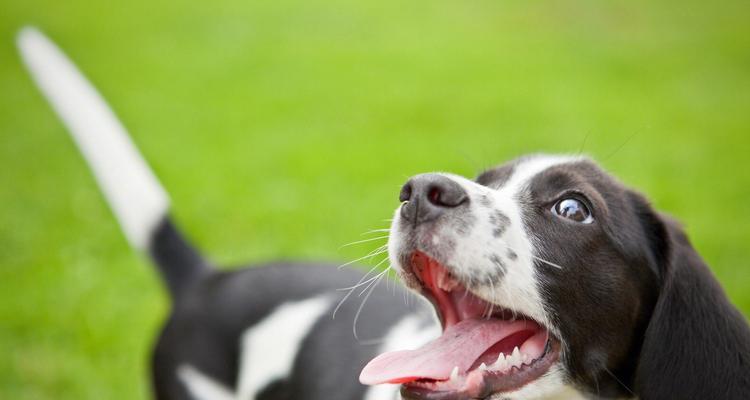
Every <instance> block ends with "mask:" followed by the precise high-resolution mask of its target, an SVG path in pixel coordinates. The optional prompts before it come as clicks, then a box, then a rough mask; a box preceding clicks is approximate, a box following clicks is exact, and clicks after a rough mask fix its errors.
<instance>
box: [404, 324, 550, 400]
mask: <svg viewBox="0 0 750 400" xmlns="http://www.w3.org/2000/svg"><path fill="white" fill-rule="evenodd" d="M559 355H560V344H559V342H558V341H556V340H554V339H553V338H552V337H550V339H549V341H548V343H547V347H546V350H545V352H544V354H543V355H542V357H540V358H538V359H536V360H535V361H534V362H533V363H532V364H530V365H524V366H522V367H521V368H520V369H519V368H516V367H514V368H512V369H511V370H510V371H509V372H506V373H500V374H498V373H494V372H492V371H485V372H482V373H481V374H482V375H481V378H479V379H481V380H482V382H481V383H480V384H478V385H476V386H473V385H472V386H471V387H469V388H465V389H462V390H441V389H439V388H435V389H432V388H429V387H426V386H430V385H429V384H423V383H420V382H416V383H408V384H404V385H402V386H401V397H402V398H404V399H405V400H474V399H486V398H488V397H489V396H491V395H494V394H500V393H506V392H511V391H515V390H518V389H521V388H522V387H523V386H525V385H527V384H530V383H533V382H534V381H536V380H537V379H539V378H541V377H542V376H543V375H544V374H545V373H546V372H547V371H549V369H550V367H552V365H554V364H555V363H556V362H557V361H558V359H559ZM472 373H473V374H477V373H479V371H470V374H472ZM474 379H477V378H476V377H475V378H474Z"/></svg>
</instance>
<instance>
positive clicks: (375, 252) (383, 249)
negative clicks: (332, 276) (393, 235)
mask: <svg viewBox="0 0 750 400" xmlns="http://www.w3.org/2000/svg"><path fill="white" fill-rule="evenodd" d="M387 250H388V245H387V244H384V245H382V246H380V247H378V248H376V249H375V250H373V251H371V252H369V253H367V254H365V255H364V256H362V257H360V258H357V259H354V260H351V261H349V262H347V263H345V264H341V265H339V266H338V267H337V268H338V269H341V268H344V267H346V266H348V265H352V264H354V263H356V262H358V261H362V260H365V259H367V258H372V257H375V256H377V255H379V254H383V253H385V252H386V251H387Z"/></svg>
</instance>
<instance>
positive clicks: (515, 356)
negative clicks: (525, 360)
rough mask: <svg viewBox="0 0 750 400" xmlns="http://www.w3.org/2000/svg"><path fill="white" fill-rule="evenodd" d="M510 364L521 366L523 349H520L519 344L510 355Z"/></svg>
mask: <svg viewBox="0 0 750 400" xmlns="http://www.w3.org/2000/svg"><path fill="white" fill-rule="evenodd" d="M508 364H510V365H512V366H514V367H520V366H521V351H520V350H518V346H516V347H515V348H514V349H513V353H512V354H511V355H510V357H509V360H508Z"/></svg>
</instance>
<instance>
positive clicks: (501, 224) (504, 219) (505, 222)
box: [490, 210, 510, 238]
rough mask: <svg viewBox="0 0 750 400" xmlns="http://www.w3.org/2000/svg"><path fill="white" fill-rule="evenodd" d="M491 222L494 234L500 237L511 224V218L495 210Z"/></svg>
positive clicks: (491, 215)
mask: <svg viewBox="0 0 750 400" xmlns="http://www.w3.org/2000/svg"><path fill="white" fill-rule="evenodd" d="M490 224H492V225H493V228H492V235H493V236H494V237H496V238H497V237H500V236H502V235H503V233H504V232H505V230H506V229H508V226H509V225H510V218H508V216H507V215H505V214H503V213H501V212H500V211H497V210H495V212H493V213H492V214H490Z"/></svg>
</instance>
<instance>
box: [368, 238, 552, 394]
mask: <svg viewBox="0 0 750 400" xmlns="http://www.w3.org/2000/svg"><path fill="white" fill-rule="evenodd" d="M405 258H406V260H408V265H404V268H403V270H402V271H401V272H402V278H404V281H405V283H406V284H407V286H409V287H410V288H412V289H414V290H416V291H418V292H419V293H420V294H421V295H422V296H424V297H425V298H426V299H427V300H429V301H430V302H431V303H432V304H433V306H434V307H435V311H436V313H437V315H438V317H439V319H440V321H441V323H442V327H443V333H442V335H441V336H440V337H439V338H438V339H436V340H434V341H432V342H430V343H428V344H427V345H425V346H423V347H421V348H419V349H416V350H409V351H401V352H394V353H386V354H383V355H381V356H379V357H377V358H375V359H374V360H373V361H371V362H370V363H369V364H368V365H367V367H365V369H364V370H363V372H362V376H361V379H362V380H363V382H364V383H370V384H375V383H399V384H401V385H402V386H401V394H402V396H403V397H404V398H406V399H418V400H422V399H424V400H463V399H484V398H488V397H490V396H493V395H495V394H498V393H505V392H511V391H515V390H519V389H521V388H522V387H524V386H526V385H528V384H530V383H532V382H534V381H536V380H537V379H539V378H540V377H542V376H543V375H544V374H545V373H546V372H547V371H549V370H550V368H551V367H552V366H553V365H555V363H557V361H558V359H559V355H560V342H559V340H558V339H556V338H555V337H554V335H553V334H552V333H551V332H550V330H549V329H548V328H547V327H545V326H544V325H542V324H541V323H540V322H538V321H535V320H533V319H531V318H528V317H526V316H524V315H521V314H518V313H516V312H514V310H512V309H510V308H508V307H507V306H505V305H503V304H493V303H490V302H488V301H486V300H484V299H482V298H480V297H479V296H478V295H476V294H475V293H473V292H472V291H471V290H469V289H467V285H465V284H464V283H463V282H461V281H460V280H458V279H456V278H455V277H454V276H453V275H452V274H451V273H450V269H449V268H447V267H446V266H444V265H443V264H441V263H440V262H439V261H437V260H436V259H435V258H432V257H430V256H428V255H427V254H425V253H424V252H422V251H413V252H411V253H409V256H407V257H405Z"/></svg>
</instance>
